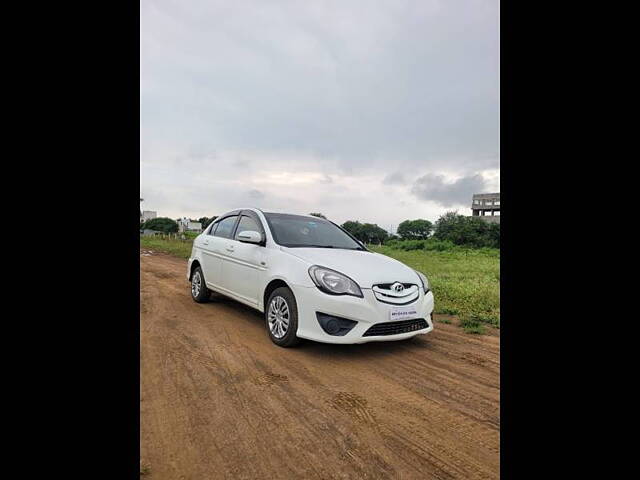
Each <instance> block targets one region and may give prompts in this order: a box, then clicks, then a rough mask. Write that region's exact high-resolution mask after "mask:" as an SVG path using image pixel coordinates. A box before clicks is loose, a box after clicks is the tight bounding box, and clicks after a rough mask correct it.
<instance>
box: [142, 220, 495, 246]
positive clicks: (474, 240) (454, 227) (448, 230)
mask: <svg viewBox="0 0 640 480" xmlns="http://www.w3.org/2000/svg"><path fill="white" fill-rule="evenodd" d="M310 215H313V216H314V217H319V218H324V219H326V218H327V217H325V216H324V215H323V214H322V213H317V212H316V213H311V214H310ZM216 218H218V217H217V216H213V217H201V218H199V219H198V222H200V223H201V224H202V228H203V229H205V228H206V227H207V226H208V225H209V224H210V223H211V222H213V221H214V220H215V219H216ZM341 227H342V228H343V229H345V230H346V231H347V232H349V233H350V234H351V235H353V236H354V237H355V238H357V239H358V240H359V241H361V242H362V243H375V244H380V245H382V244H386V243H389V242H398V241H400V242H403V241H412V240H423V241H426V240H429V239H433V240H438V241H441V242H450V243H452V244H453V245H461V246H468V247H476V248H482V247H490V248H500V224H499V223H488V222H486V221H484V220H482V219H480V218H479V217H468V216H465V215H460V214H459V213H458V212H447V213H445V214H444V215H442V216H441V217H440V218H439V219H438V220H437V221H436V222H435V224H433V223H431V222H430V221H429V220H425V219H416V220H405V221H403V222H402V223H400V225H398V230H397V232H396V233H397V235H392V234H389V232H387V231H386V230H385V229H384V228H381V227H379V226H378V225H376V224H375V223H361V222H359V221H357V220H348V221H346V222H344V223H343V224H342V225H341ZM140 228H141V229H150V230H156V231H160V232H164V233H175V232H177V231H178V223H177V222H176V221H175V220H172V219H170V218H167V217H159V218H153V219H151V220H147V221H146V222H145V223H143V224H142V226H141V227H140ZM423 246H424V245H423Z"/></svg>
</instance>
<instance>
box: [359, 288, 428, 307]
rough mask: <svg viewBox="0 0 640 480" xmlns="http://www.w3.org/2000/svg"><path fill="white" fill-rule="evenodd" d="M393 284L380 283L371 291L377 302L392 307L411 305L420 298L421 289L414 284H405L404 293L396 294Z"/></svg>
mask: <svg viewBox="0 0 640 480" xmlns="http://www.w3.org/2000/svg"><path fill="white" fill-rule="evenodd" d="M392 285H393V283H379V284H377V285H373V286H372V287H371V290H372V291H373V295H374V296H375V297H376V300H378V301H379V302H382V303H389V304H391V305H409V304H410V303H413V302H415V301H416V300H417V299H418V298H419V297H420V289H419V288H418V286H417V285H415V284H413V283H403V284H402V286H403V287H404V288H403V290H402V291H400V292H396V291H394V290H392V289H391V286H392Z"/></svg>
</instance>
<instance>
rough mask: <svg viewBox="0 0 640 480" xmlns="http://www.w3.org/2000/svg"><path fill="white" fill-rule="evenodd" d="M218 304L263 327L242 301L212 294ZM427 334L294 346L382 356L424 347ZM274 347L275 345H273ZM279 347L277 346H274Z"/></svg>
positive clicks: (321, 353) (319, 352)
mask: <svg viewBox="0 0 640 480" xmlns="http://www.w3.org/2000/svg"><path fill="white" fill-rule="evenodd" d="M213 301H214V302H215V303H216V304H218V305H224V306H225V308H229V309H230V310H233V311H234V312H236V313H238V314H239V315H240V316H241V317H242V318H244V319H246V320H247V322H250V323H251V324H254V325H255V326H256V328H260V329H264V328H266V327H265V322H264V315H263V314H262V313H260V312H259V311H258V310H256V309H254V308H251V307H249V306H248V305H245V304H243V303H240V302H237V301H235V300H233V299H231V298H228V297H224V296H217V295H216V296H214V300H213ZM429 335H430V334H427V335H417V336H415V337H412V338H409V339H406V340H393V341H381V342H380V341H376V342H368V343H354V344H335V343H322V342H315V341H313V340H306V339H303V340H302V342H300V344H299V345H298V346H296V347H294V348H295V350H296V351H303V352H306V353H309V354H310V355H312V356H318V357H322V356H325V355H331V356H332V357H334V358H339V357H344V358H347V359H348V358H354V357H358V356H369V355H376V356H378V357H379V356H384V355H391V354H394V353H398V352H401V351H404V352H411V351H414V350H419V349H424V348H428V347H429V340H428V337H429ZM265 342H269V343H271V341H270V340H269V337H268V335H266V332H265ZM274 347H276V345H274ZM276 348H279V347H276Z"/></svg>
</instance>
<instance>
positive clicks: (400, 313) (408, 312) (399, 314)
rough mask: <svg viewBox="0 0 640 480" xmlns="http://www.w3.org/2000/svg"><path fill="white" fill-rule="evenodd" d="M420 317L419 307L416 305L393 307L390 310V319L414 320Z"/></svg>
mask: <svg viewBox="0 0 640 480" xmlns="http://www.w3.org/2000/svg"><path fill="white" fill-rule="evenodd" d="M414 318H418V309H417V308H416V306H415V305H414V306H406V307H391V310H390V311H389V320H412V319H414Z"/></svg>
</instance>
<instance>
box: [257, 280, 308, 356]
mask: <svg viewBox="0 0 640 480" xmlns="http://www.w3.org/2000/svg"><path fill="white" fill-rule="evenodd" d="M264 312H265V313H264V317H265V322H266V324H267V332H269V337H270V338H271V341H272V342H273V343H275V344H276V345H278V346H280V347H293V346H295V345H297V344H298V343H299V342H300V339H299V338H298V337H297V335H296V333H297V331H298V305H297V303H296V298H295V297H294V296H293V292H292V291H291V290H290V289H288V288H287V287H280V288H276V289H275V290H274V291H273V292H272V293H271V295H269V300H268V301H267V305H266V308H265V310H264Z"/></svg>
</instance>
